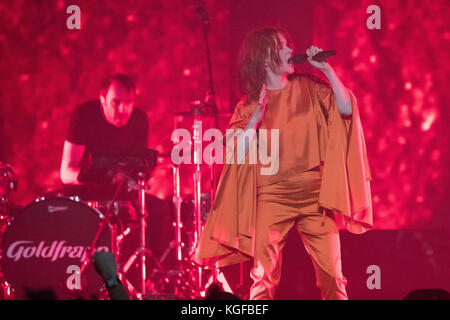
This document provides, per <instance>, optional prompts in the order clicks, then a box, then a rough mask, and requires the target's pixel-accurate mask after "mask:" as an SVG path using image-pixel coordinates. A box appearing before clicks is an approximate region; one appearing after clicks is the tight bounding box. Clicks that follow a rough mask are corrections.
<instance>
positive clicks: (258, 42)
mask: <svg viewBox="0 0 450 320" xmlns="http://www.w3.org/2000/svg"><path fill="white" fill-rule="evenodd" d="M279 34H282V35H283V36H284V37H285V38H286V39H287V41H288V43H292V41H291V36H290V35H289V34H288V32H287V31H286V30H284V29H282V28H263V29H258V30H256V31H252V32H250V33H249V34H247V35H246V36H245V38H244V42H243V43H242V46H241V49H240V52H239V66H238V69H239V87H240V90H241V93H242V94H243V96H244V99H245V101H246V102H247V103H252V102H255V101H257V100H258V98H259V93H260V92H261V89H262V86H263V84H264V82H265V80H266V68H265V66H266V59H267V53H268V52H269V54H270V59H271V60H272V61H273V62H274V63H275V64H277V65H280V64H281V59H280V57H279V55H278V49H279V45H280V39H279V37H278V35H279Z"/></svg>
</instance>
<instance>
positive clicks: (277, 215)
mask: <svg viewBox="0 0 450 320" xmlns="http://www.w3.org/2000/svg"><path fill="white" fill-rule="evenodd" d="M321 169H322V168H321V167H316V168H314V169H312V170H309V171H305V172H302V173H300V174H296V175H293V176H291V177H288V178H286V179H285V180H283V181H281V182H277V183H275V184H271V185H265V186H258V201H257V218H256V236H255V237H256V239H255V241H256V247H255V258H254V265H253V268H252V270H251V273H250V276H251V278H252V279H253V285H252V287H251V289H250V299H251V300H264V299H274V295H275V290H276V288H277V286H278V284H279V282H280V276H281V263H282V250H283V247H284V245H285V243H286V238H287V235H288V232H289V231H290V229H291V228H292V227H294V226H295V227H296V228H297V230H298V232H299V233H300V236H301V238H302V241H303V244H304V246H305V248H306V250H307V252H308V254H309V256H310V257H311V260H312V263H313V266H314V270H315V275H316V284H317V286H318V287H319V289H320V291H321V294H322V298H323V299H327V300H328V299H336V300H337V299H339V300H346V299H348V297H347V293H346V290H345V287H346V284H347V280H346V279H345V277H344V276H343V274H342V267H341V250H340V239H339V230H338V228H337V226H336V223H335V222H334V220H333V218H332V217H331V216H329V215H326V214H325V213H324V211H323V208H319V206H318V199H319V190H320V183H321V177H322V171H321ZM299 272H301V271H300V270H299Z"/></svg>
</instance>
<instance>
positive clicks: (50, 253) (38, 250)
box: [6, 240, 109, 262]
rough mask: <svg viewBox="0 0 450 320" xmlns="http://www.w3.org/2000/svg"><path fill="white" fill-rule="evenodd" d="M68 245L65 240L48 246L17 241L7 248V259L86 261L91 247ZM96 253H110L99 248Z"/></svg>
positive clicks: (103, 248) (107, 249)
mask: <svg viewBox="0 0 450 320" xmlns="http://www.w3.org/2000/svg"><path fill="white" fill-rule="evenodd" d="M66 243H67V241H65V240H60V241H56V240H55V241H53V242H52V243H51V244H48V245H45V241H40V242H39V243H38V244H36V243H35V242H34V241H26V240H21V241H15V242H13V243H11V244H10V245H9V247H8V248H7V250H6V257H7V258H9V259H12V260H14V261H16V262H17V261H19V260H21V259H30V258H37V259H49V260H50V261H51V262H54V261H56V260H58V259H64V258H71V259H80V261H81V262H83V261H84V260H85V259H86V255H87V253H88V251H89V247H85V246H69V245H67V244H66ZM96 251H109V248H108V247H104V246H102V247H97V249H96Z"/></svg>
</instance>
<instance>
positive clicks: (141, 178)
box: [81, 149, 164, 299]
mask: <svg viewBox="0 0 450 320" xmlns="http://www.w3.org/2000/svg"><path fill="white" fill-rule="evenodd" d="M156 158H157V153H156V151H155V150H152V149H148V150H147V151H146V152H144V153H141V154H138V155H117V154H116V155H110V156H105V155H103V156H101V157H99V156H97V157H96V158H95V159H94V160H93V162H92V163H93V166H92V167H91V170H90V176H91V177H96V178H98V177H101V176H103V177H104V176H106V177H110V179H111V180H112V182H115V183H118V187H117V189H116V192H115V195H114V197H113V199H112V200H111V202H109V206H108V207H107V210H106V213H105V220H104V221H103V223H101V224H100V226H99V229H98V231H97V234H96V236H95V237H94V239H93V241H92V244H91V246H90V252H89V254H88V257H89V258H88V259H87V260H86V261H85V262H84V264H83V267H85V265H87V264H89V263H90V261H91V260H92V256H93V254H94V248H95V243H96V241H97V238H98V236H99V235H100V234H101V233H102V232H103V230H104V229H105V228H106V227H108V228H109V229H110V230H111V249H112V252H113V253H114V254H115V255H116V257H118V256H119V254H120V244H119V240H121V239H123V238H124V237H125V236H126V234H128V233H129V232H130V230H129V231H128V232H126V230H125V231H124V232H122V234H120V235H117V230H116V227H117V225H118V223H119V222H120V221H117V216H116V215H114V214H113V213H112V212H111V211H112V209H113V204H114V203H116V199H117V196H118V195H119V192H120V190H121V189H122V187H123V186H124V185H125V184H126V185H127V189H128V192H130V191H132V190H137V191H138V205H139V210H138V214H137V216H138V225H139V227H138V233H139V243H138V247H137V249H136V251H135V252H134V253H133V254H132V255H131V256H130V257H129V258H128V260H127V261H126V262H125V263H124V265H123V266H121V267H119V269H118V275H119V279H120V280H121V281H122V282H123V283H124V284H125V287H127V289H128V291H129V293H130V294H131V295H133V296H135V297H136V298H137V299H144V298H145V297H146V294H147V285H151V284H148V283H147V270H146V260H147V258H148V259H149V260H152V261H153V262H154V263H155V265H156V267H157V268H158V270H160V271H161V272H164V268H163V267H162V265H161V263H160V262H159V261H158V259H157V258H156V257H155V256H154V255H153V254H152V252H151V250H150V248H148V247H147V244H146V230H147V222H146V218H147V217H148V214H147V212H148V211H147V208H146V196H145V194H146V192H145V191H146V190H148V187H147V185H146V181H147V180H148V179H149V178H150V174H151V171H152V170H153V168H154V166H155V165H156ZM88 177H89V175H88ZM87 179H88V180H89V178H87ZM136 259H137V260H138V264H139V286H138V288H139V289H136V288H135V287H134V286H133V285H132V284H131V283H130V282H129V281H128V280H127V279H126V277H125V275H126V273H127V272H128V270H129V269H130V267H131V266H132V265H133V263H134V262H135V261H136ZM83 267H82V270H81V272H82V271H83V270H84V269H83Z"/></svg>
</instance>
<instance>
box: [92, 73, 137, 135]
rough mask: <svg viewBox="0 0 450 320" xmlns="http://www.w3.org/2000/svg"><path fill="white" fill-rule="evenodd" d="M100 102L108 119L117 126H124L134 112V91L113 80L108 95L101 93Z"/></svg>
mask: <svg viewBox="0 0 450 320" xmlns="http://www.w3.org/2000/svg"><path fill="white" fill-rule="evenodd" d="M100 102H101V104H102V107H103V113H104V114H105V118H106V120H107V121H108V122H109V123H110V124H112V125H114V126H116V127H123V126H125V125H126V124H127V122H128V120H129V119H130V117H131V113H132V112H133V108H134V93H133V92H129V91H128V90H127V89H126V88H124V87H123V85H121V84H120V83H118V82H112V83H111V85H110V86H109V89H108V92H107V93H106V95H105V96H102V95H100Z"/></svg>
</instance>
